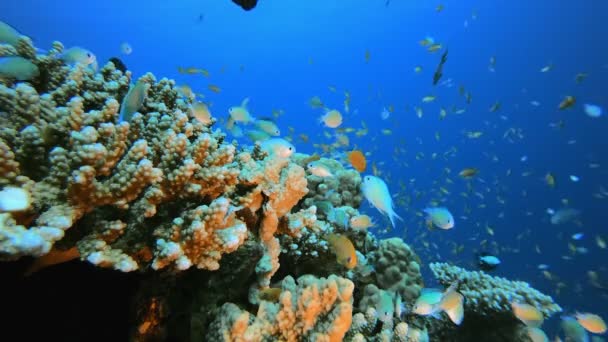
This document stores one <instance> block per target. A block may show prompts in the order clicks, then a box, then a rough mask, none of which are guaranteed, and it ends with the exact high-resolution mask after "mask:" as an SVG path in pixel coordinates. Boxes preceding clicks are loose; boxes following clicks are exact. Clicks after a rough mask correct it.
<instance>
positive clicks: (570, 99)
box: [558, 96, 576, 110]
mask: <svg viewBox="0 0 608 342" xmlns="http://www.w3.org/2000/svg"><path fill="white" fill-rule="evenodd" d="M575 103H576V98H574V96H566V97H565V98H564V99H563V100H562V102H560V104H559V106H558V108H559V109H560V110H564V109H568V108H570V107H572V106H574V104H575Z"/></svg>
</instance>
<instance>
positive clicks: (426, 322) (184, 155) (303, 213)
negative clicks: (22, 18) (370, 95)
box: [0, 36, 561, 341]
mask: <svg viewBox="0 0 608 342" xmlns="http://www.w3.org/2000/svg"><path fill="white" fill-rule="evenodd" d="M64 51H65V50H64V47H63V45H62V44H61V43H59V42H55V43H54V44H53V48H52V49H51V50H50V51H49V52H48V53H46V54H37V53H36V49H35V48H34V46H33V44H32V41H31V40H30V39H29V38H27V37H25V36H20V37H19V38H18V39H17V41H16V42H15V44H14V46H13V45H10V44H5V45H2V48H0V52H1V53H2V55H3V56H2V58H6V57H7V56H10V57H19V58H21V59H23V61H25V62H26V63H27V65H26V66H27V67H28V68H29V71H28V72H27V73H25V75H23V77H21V76H22V75H21V74H20V75H19V77H14V76H15V75H14V74H9V73H6V74H4V75H3V81H2V84H0V114H1V115H0V121H1V130H0V187H2V191H1V192H0V258H1V259H2V260H3V261H13V260H17V259H19V258H21V257H25V256H30V257H37V258H40V260H42V259H43V258H45V257H46V256H53V257H54V258H55V256H56V255H61V256H59V257H57V258H58V259H55V261H51V260H49V261H47V264H53V263H56V262H60V261H61V260H64V259H71V258H80V259H81V260H82V261H85V262H88V263H91V264H94V265H96V266H99V267H104V268H112V269H115V270H117V271H121V272H141V273H153V272H163V273H165V274H167V275H174V274H176V273H178V272H185V271H186V270H189V271H188V272H190V273H191V274H192V276H191V277H190V278H189V279H188V283H185V280H184V278H176V279H175V281H174V282H173V283H172V284H171V285H167V286H169V290H166V291H164V292H163V293H162V295H161V294H158V293H155V292H154V291H148V292H146V293H147V295H144V294H142V295H141V296H139V297H138V299H137V301H136V303H135V304H136V305H137V306H138V307H140V308H143V309H142V310H139V314H138V315H137V317H136V319H137V320H138V324H137V329H135V330H134V332H133V335H134V336H133V338H134V339H138V340H141V339H152V338H154V337H159V336H165V335H163V334H169V335H170V336H184V334H185V335H186V336H188V339H191V340H206V341H234V340H238V341H268V340H281V341H300V340H314V341H341V340H351V341H391V340H392V341H425V340H429V339H432V340H437V339H438V338H440V339H445V340H453V339H456V338H459V337H462V336H468V335H467V334H471V333H472V332H471V330H474V329H476V327H478V326H483V325H497V324H500V325H501V327H500V329H499V330H500V332H501V334H505V333H509V334H510V335H509V336H510V337H513V338H514V340H515V339H517V338H521V336H522V331H524V330H525V329H526V327H525V325H524V324H523V323H521V321H520V320H518V319H517V318H516V317H515V316H514V315H513V312H512V310H511V305H510V303H511V301H513V300H517V301H518V302H521V303H527V304H528V305H532V306H535V307H537V308H538V309H539V310H541V312H542V314H543V315H544V316H545V318H547V317H549V316H551V315H552V314H555V313H558V312H560V311H561V309H560V307H559V306H558V305H557V304H555V303H554V302H553V300H552V299H551V298H550V297H548V296H546V295H543V294H541V293H539V292H538V291H536V290H534V289H533V288H531V287H529V285H528V284H526V283H521V282H516V283H511V282H509V281H508V280H506V279H502V278H495V277H492V276H489V275H487V274H484V273H483V272H474V273H471V272H468V271H466V270H462V269H459V268H457V267H456V266H451V265H447V264H432V265H431V269H432V270H433V272H434V273H435V276H436V278H437V279H438V280H439V281H440V282H441V283H442V284H443V285H444V286H445V287H446V288H452V289H453V291H458V292H453V293H460V295H459V296H460V297H459V298H462V297H463V298H464V301H463V300H459V301H457V302H458V303H457V304H458V305H460V306H461V307H460V308H459V309H460V310H464V324H463V325H462V326H461V327H460V328H458V327H457V325H456V324H454V323H453V321H454V322H456V323H457V324H460V321H461V320H462V318H460V319H459V320H455V319H454V318H453V317H452V316H448V315H446V314H444V313H443V312H442V311H441V310H437V311H436V315H434V316H436V317H431V316H425V315H417V314H415V313H413V311H412V310H413V306H414V303H416V301H417V299H418V298H419V297H420V296H421V294H422V293H423V292H424V284H423V280H422V276H421V268H422V267H423V264H422V262H421V260H420V258H419V257H418V256H417V255H416V253H415V252H414V251H413V250H412V249H411V248H410V247H409V246H408V245H407V244H405V243H404V242H403V240H401V239H400V238H392V239H384V240H378V239H377V238H376V237H375V236H374V235H373V234H372V233H371V232H369V231H367V230H365V229H358V230H353V229H350V227H349V226H350V224H349V222H356V220H355V221H353V219H354V218H359V217H362V215H363V213H361V212H359V210H358V208H359V206H360V204H361V202H362V199H363V198H364V193H363V192H364V191H363V187H362V178H361V175H360V174H359V172H358V171H364V170H365V160H364V159H363V165H361V162H358V163H357V166H355V167H356V169H357V170H358V171H355V170H352V169H345V168H344V167H343V166H342V165H341V164H340V163H337V162H335V161H332V160H326V159H325V158H321V163H322V165H324V166H326V167H327V168H328V171H329V172H330V173H331V175H332V176H331V177H319V176H318V175H315V174H314V173H313V174H307V173H306V171H305V168H306V167H307V165H308V164H309V163H310V156H308V155H304V154H298V153H293V152H294V151H295V148H293V150H292V147H293V146H291V144H290V145H289V146H288V147H287V148H288V150H289V152H288V153H278V152H276V149H275V147H274V145H273V146H271V148H265V145H264V144H257V145H255V146H242V147H240V148H239V147H237V146H236V145H235V144H233V143H229V142H227V141H226V136H225V135H224V133H222V132H221V131H220V130H213V129H212V126H213V125H214V123H215V119H206V120H199V118H197V117H196V116H195V111H193V110H192V105H193V104H194V103H193V100H192V99H191V98H189V97H183V96H180V94H179V91H178V89H177V87H176V84H175V82H174V81H172V80H170V79H166V78H162V79H160V80H158V79H157V78H156V77H155V76H154V75H152V74H150V73H148V74H145V75H143V76H142V77H140V78H139V79H137V80H135V79H134V78H133V75H132V73H131V72H130V71H126V72H122V71H120V70H117V69H116V68H115V66H114V64H113V63H107V64H106V65H104V66H103V67H101V69H100V70H99V72H96V71H95V70H94V69H93V68H89V67H88V65H86V64H83V63H73V64H69V63H66V61H65V59H62V58H59V57H60V56H62V54H63V53H64ZM22 67H23V66H22ZM12 70H15V69H12ZM32 70H35V71H36V72H32ZM15 72H17V71H15ZM21 81H25V82H21ZM132 84H135V85H132ZM138 87H139V88H138ZM138 89H140V90H139V91H138V95H137V96H138V99H137V100H136V101H135V100H134V101H130V100H129V96H130V95H129V94H132V93H133V92H134V91H137V90H138ZM125 99H126V100H125ZM121 104H122V105H121ZM125 106H127V108H125ZM283 146H284V145H280V146H279V147H283ZM281 151H282V150H281ZM353 158H355V157H352V156H351V159H353ZM361 158H364V157H357V158H356V160H359V159H361ZM351 162H352V160H351ZM368 177H372V176H368ZM374 179H376V178H375V177H374ZM378 179H379V178H378ZM382 184H384V183H382ZM385 192H386V191H385ZM382 195H383V196H384V195H387V196H388V193H387V194H384V193H383V194H382ZM385 201H388V202H387V203H389V204H388V205H387V207H386V208H385V207H383V206H380V205H376V206H377V207H378V206H379V208H380V209H382V210H384V211H387V212H388V213H389V215H390V216H391V220H392V218H393V217H398V216H397V215H396V214H395V213H394V212H393V211H392V203H390V196H389V197H388V198H387V199H385ZM381 204H382V203H381ZM370 222H371V221H370ZM393 224H396V222H393ZM366 228H367V226H366ZM344 245H346V247H344ZM336 246H338V247H336ZM67 251H69V253H67V254H61V253H62V252H67ZM57 260H59V261H57ZM201 274H204V276H200V277H199V276H198V275H201ZM147 279H148V280H145V281H147V282H148V284H147V286H144V287H147V288H154V287H155V286H154V283H155V282H159V281H160V280H159V279H157V278H147ZM193 288H198V289H199V290H198V291H191V292H190V296H191V298H190V301H191V302H194V303H197V304H199V305H198V306H197V305H186V306H184V304H183V302H180V301H178V300H176V298H177V297H178V293H180V292H181V293H183V291H186V290H187V289H193ZM226 288H231V289H232V290H231V291H224V289H226ZM185 289H186V290H185ZM200 289H204V291H200ZM269 289H274V290H273V291H272V293H273V295H272V296H268V295H267V293H268V292H269V291H268V290H269ZM186 292H187V291H186ZM463 302H464V306H463V307H462V305H463ZM159 306H160V307H162V308H163V310H159V309H158V307H159ZM146 308H148V309H146ZM162 311H165V312H187V315H186V316H187V318H186V319H187V320H188V321H189V322H190V325H189V326H190V330H189V331H187V332H183V331H182V332H179V333H177V332H175V331H172V330H171V329H173V328H175V327H176V326H179V325H176V324H169V318H167V317H166V316H162V315H160V314H159V312H162ZM446 312H451V311H448V310H446ZM173 319H179V318H173ZM182 319H184V318H182ZM467 321H468V322H467ZM496 322H500V323H496ZM486 334H487V336H486V337H485V338H487V339H486V340H492V338H494V337H495V336H494V335H493V334H494V332H492V331H490V330H487V331H486ZM518 340H522V341H524V340H525V337H523V338H521V339H518Z"/></svg>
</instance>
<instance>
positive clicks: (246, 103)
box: [241, 97, 249, 108]
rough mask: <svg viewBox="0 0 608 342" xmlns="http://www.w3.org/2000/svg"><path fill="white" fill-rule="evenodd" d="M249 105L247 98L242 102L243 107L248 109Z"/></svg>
mask: <svg viewBox="0 0 608 342" xmlns="http://www.w3.org/2000/svg"><path fill="white" fill-rule="evenodd" d="M248 104H249V98H248V97H246V98H244V99H243V102H241V107H243V108H247V105H248Z"/></svg>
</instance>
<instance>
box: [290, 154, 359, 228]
mask: <svg viewBox="0 0 608 342" xmlns="http://www.w3.org/2000/svg"><path fill="white" fill-rule="evenodd" d="M313 160H319V161H320V162H322V163H323V165H325V166H327V167H328V169H329V170H330V172H331V173H332V175H333V176H332V177H318V176H315V175H312V174H308V175H306V179H307V181H308V190H309V195H308V196H307V197H306V198H305V199H304V201H302V203H301V204H300V205H301V206H302V207H303V208H308V207H310V206H313V205H316V206H317V208H319V209H320V210H318V214H319V218H321V219H325V218H326V216H327V215H328V214H329V212H330V210H331V208H333V207H336V208H337V207H350V208H355V209H356V208H359V205H360V204H361V201H362V200H363V194H362V193H361V189H360V185H361V175H360V174H359V172H357V171H356V170H352V169H345V168H344V166H342V164H340V163H339V162H338V161H335V160H332V159H327V158H313V157H311V156H308V155H304V154H295V155H294V162H295V163H297V164H298V165H300V166H302V167H306V164H308V163H309V162H310V161H313Z"/></svg>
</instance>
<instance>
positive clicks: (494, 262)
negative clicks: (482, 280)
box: [477, 252, 500, 271]
mask: <svg viewBox="0 0 608 342" xmlns="http://www.w3.org/2000/svg"><path fill="white" fill-rule="evenodd" d="M477 264H478V265H479V268H480V269H482V270H484V271H492V270H494V269H496V267H498V265H500V259H498V257H496V256H494V255H491V254H488V253H483V252H482V253H479V254H478V255H477Z"/></svg>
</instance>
